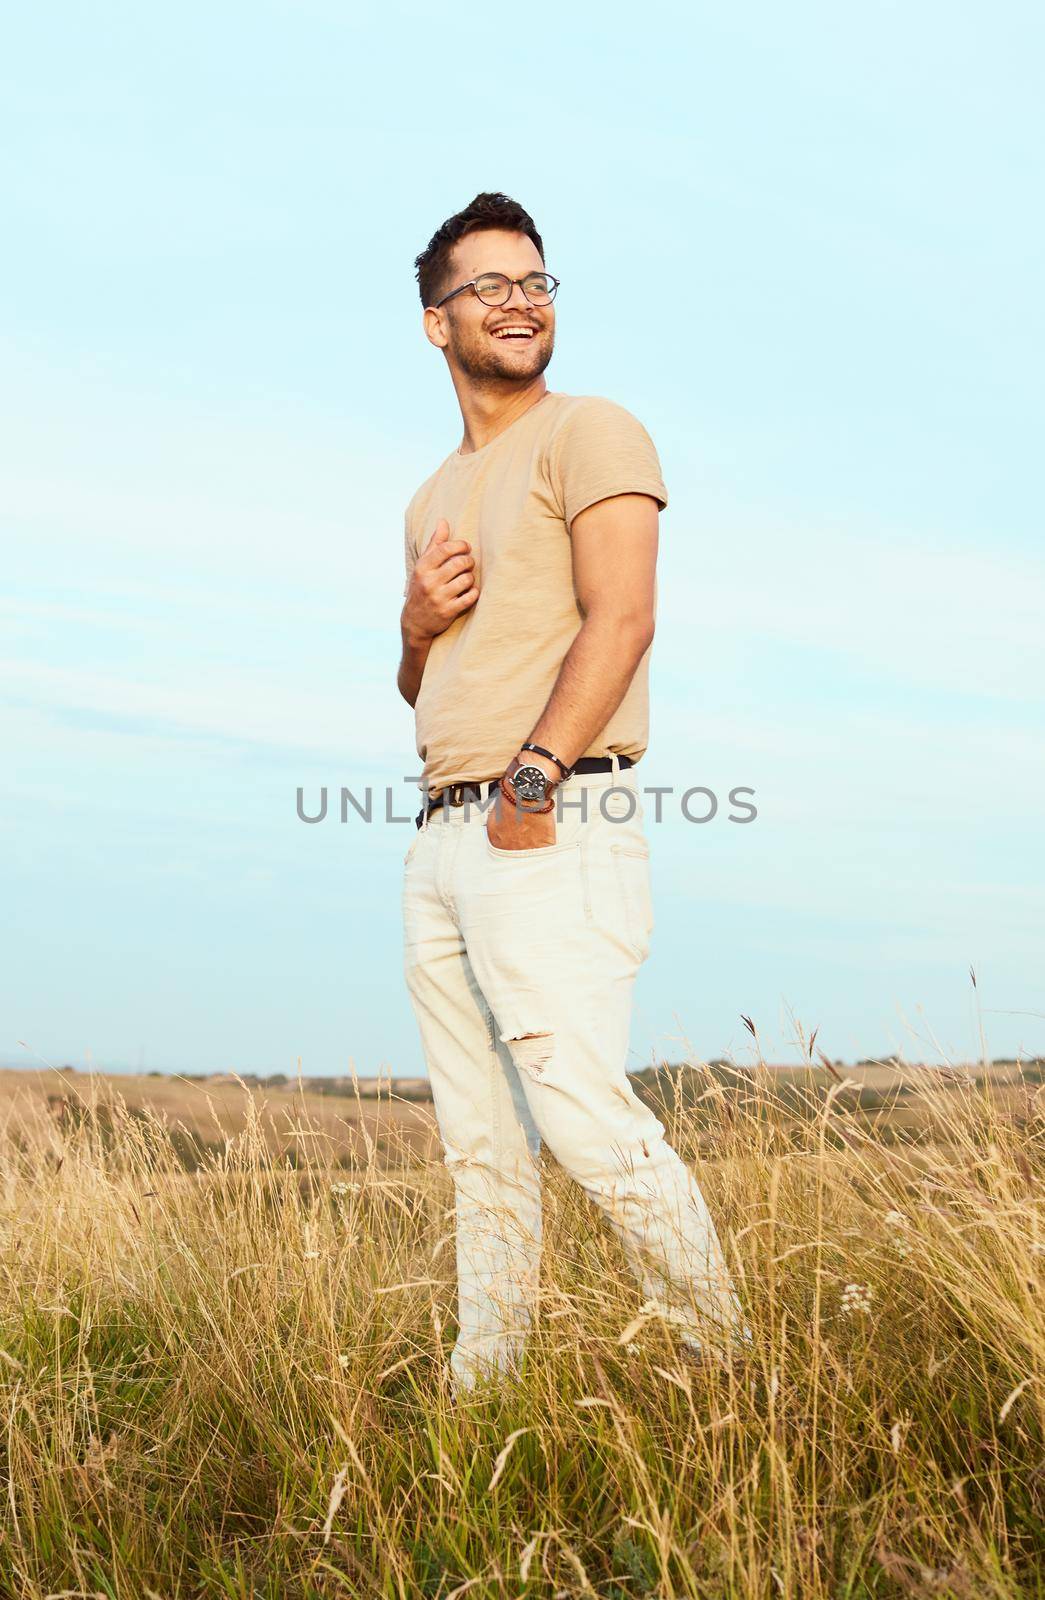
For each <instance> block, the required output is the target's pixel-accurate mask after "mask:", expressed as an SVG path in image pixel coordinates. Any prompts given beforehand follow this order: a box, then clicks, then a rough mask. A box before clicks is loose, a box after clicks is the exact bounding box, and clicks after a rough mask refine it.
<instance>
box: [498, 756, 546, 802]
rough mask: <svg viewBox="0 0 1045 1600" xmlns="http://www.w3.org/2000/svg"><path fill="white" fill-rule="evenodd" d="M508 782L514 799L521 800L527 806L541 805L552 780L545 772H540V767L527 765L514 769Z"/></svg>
mask: <svg viewBox="0 0 1045 1600" xmlns="http://www.w3.org/2000/svg"><path fill="white" fill-rule="evenodd" d="M508 782H509V783H510V784H511V786H512V788H513V789H514V790H515V796H516V799H517V800H522V801H523V802H524V803H525V804H526V805H527V806H531V805H534V804H541V805H543V804H544V800H545V797H546V795H547V793H548V789H549V787H550V786H551V785H552V779H551V778H549V776H548V774H547V773H546V772H542V771H541V769H540V767H533V766H528V765H527V766H522V767H516V769H515V771H514V772H513V773H512V775H511V777H510V778H509V779H508Z"/></svg>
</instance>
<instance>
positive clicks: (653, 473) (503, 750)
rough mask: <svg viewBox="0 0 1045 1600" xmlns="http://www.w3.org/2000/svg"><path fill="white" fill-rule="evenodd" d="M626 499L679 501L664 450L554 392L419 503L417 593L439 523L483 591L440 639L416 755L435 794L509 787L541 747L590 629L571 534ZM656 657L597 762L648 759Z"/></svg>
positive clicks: (633, 686) (591, 404)
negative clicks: (474, 784)
mask: <svg viewBox="0 0 1045 1600" xmlns="http://www.w3.org/2000/svg"><path fill="white" fill-rule="evenodd" d="M615 494H649V495H652V496H653V497H654V498H655V499H656V500H657V501H658V502H659V505H660V507H661V508H662V509H663V507H664V506H666V505H667V503H668V493H667V490H666V489H665V487H664V482H663V479H662V477H661V472H660V462H659V460H658V458H657V452H656V449H655V447H654V444H653V440H652V439H651V438H650V436H649V434H648V433H647V432H646V430H645V428H644V427H643V426H642V423H641V422H639V421H638V419H637V418H636V417H634V416H632V414H631V413H630V412H629V411H626V410H625V409H624V407H623V406H619V405H617V404H616V403H615V402H614V401H613V400H604V399H602V398H601V397H600V396H598V395H570V394H557V393H556V392H555V391H554V390H550V389H549V390H547V391H546V392H545V393H544V394H543V395H542V396H541V398H540V400H538V401H537V402H536V403H535V404H534V405H532V406H531V407H530V409H529V410H528V411H524V412H523V414H522V416H521V417H517V418H516V419H515V421H514V422H513V423H511V424H510V425H509V426H508V427H507V428H505V429H504V431H503V432H502V433H499V434H498V435H497V437H496V438H494V439H491V441H490V443H489V444H486V445H484V446H483V447H482V449H481V450H474V451H472V452H470V453H469V454H467V455H461V454H460V453H459V452H458V451H456V450H455V451H454V452H453V454H451V455H449V456H447V458H446V460H445V461H444V462H443V463H442V464H441V466H439V467H438V468H437V469H436V471H435V472H434V473H433V474H432V476H431V477H430V478H426V479H425V481H424V483H423V484H422V485H421V487H420V488H419V489H418V490H417V492H416V493H415V494H414V496H413V498H412V499H411V501H410V504H409V505H408V506H407V509H406V530H405V532H406V538H405V554H406V587H409V583H410V575H411V573H412V571H413V568H414V563H415V561H416V560H417V558H418V556H419V555H420V553H421V551H422V550H423V549H424V548H425V546H426V545H427V544H428V541H429V540H430V539H431V537H432V534H433V533H434V532H435V526H436V523H437V522H438V521H439V518H440V517H445V518H446V519H447V521H448V522H449V524H450V537H451V538H454V539H467V540H468V541H469V543H470V544H471V547H472V555H473V556H474V557H475V569H476V582H477V584H478V586H479V598H478V600H476V602H475V604H474V605H473V606H472V607H471V608H470V609H469V610H468V611H464V612H462V613H461V615H460V616H459V617H457V618H456V619H455V620H454V621H453V622H452V623H451V624H450V626H449V627H448V628H447V629H446V631H445V632H444V633H441V634H439V635H438V636H437V637H436V638H435V639H434V640H433V641H432V646H431V649H430V651H429V654H428V659H427V661H426V662H425V670H424V675H423V677H422V679H421V688H420V692H419V694H418V697H417V704H416V706H415V708H414V712H415V717H416V727H417V753H418V755H419V756H420V757H421V759H422V761H423V762H424V777H425V780H426V781H427V784H428V786H429V788H430V789H432V790H433V791H436V790H439V789H442V788H443V787H445V785H446V784H448V783H456V782H458V781H460V780H462V779H467V778H494V777H497V776H498V774H499V773H501V772H503V771H504V769H505V767H506V766H507V764H508V762H509V761H510V760H511V758H512V757H513V756H514V755H515V754H516V752H517V751H518V749H519V746H520V744H521V743H522V742H523V740H524V739H528V738H529V736H530V734H531V732H532V730H533V727H534V725H535V723H536V722H537V719H538V718H539V716H540V715H541V712H542V711H543V710H544V707H545V705H546V703H547V700H548V696H549V694H550V693H551V691H552V688H553V686H554V683H555V680H556V678H557V677H558V674H559V668H560V667H561V665H562V660H563V657H564V656H565V654H566V652H567V650H568V649H569V647H570V645H571V644H572V642H573V640H574V637H575V636H576V634H577V632H578V630H579V629H580V626H581V623H582V621H583V613H582V611H581V609H580V607H579V605H578V602H577V597H576V594H575V593H574V588H573V574H572V566H571V557H570V533H569V529H570V526H571V524H572V522H573V519H574V517H576V516H577V515H578V514H579V513H580V512H581V511H583V510H584V509H585V507H586V506H590V505H594V503H595V502H596V501H597V500H605V499H607V498H608V497H609V496H610V495H615ZM406 587H404V594H405V592H406ZM651 648H652V647H651ZM649 655H650V652H649V650H647V651H646V652H645V654H644V655H643V657H642V659H641V661H640V662H639V665H638V667H637V668H636V671H635V675H634V677H633V678H632V681H631V683H630V685H629V687H628V689H627V691H626V693H625V695H624V698H623V700H622V701H621V703H620V705H619V706H618V707H617V710H616V711H615V712H614V713H613V715H612V717H611V718H610V720H609V722H608V723H607V725H606V727H605V728H603V730H602V732H601V733H600V734H598V736H597V737H596V738H595V739H593V740H592V742H591V744H590V745H589V746H588V748H587V750H585V751H584V754H585V755H588V756H604V755H609V754H610V753H611V752H612V751H616V752H617V754H618V755H628V756H631V757H633V758H634V759H637V758H638V757H639V756H641V755H642V753H643V751H644V750H645V748H646V744H647V741H648V737H649Z"/></svg>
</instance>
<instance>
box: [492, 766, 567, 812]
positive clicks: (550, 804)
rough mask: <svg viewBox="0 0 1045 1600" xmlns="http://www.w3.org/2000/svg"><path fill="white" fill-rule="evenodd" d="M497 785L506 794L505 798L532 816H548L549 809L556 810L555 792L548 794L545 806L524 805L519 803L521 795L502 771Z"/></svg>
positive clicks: (518, 809) (519, 809)
mask: <svg viewBox="0 0 1045 1600" xmlns="http://www.w3.org/2000/svg"><path fill="white" fill-rule="evenodd" d="M497 786H498V788H499V789H500V791H501V793H502V794H503V795H504V797H505V799H506V800H510V801H511V802H512V805H513V806H514V807H515V808H516V810H517V811H525V812H528V813H529V815H530V816H532V817H543V816H547V814H548V812H549V811H552V810H554V807H555V796H554V795H553V794H550V795H549V796H548V799H547V802H546V803H545V804H544V805H543V806H523V805H520V804H519V797H518V795H517V794H516V792H515V789H514V788H513V786H512V784H511V783H510V782H509V780H508V779H507V778H506V777H505V776H504V773H503V772H502V773H501V776H500V777H499V778H498V780H497Z"/></svg>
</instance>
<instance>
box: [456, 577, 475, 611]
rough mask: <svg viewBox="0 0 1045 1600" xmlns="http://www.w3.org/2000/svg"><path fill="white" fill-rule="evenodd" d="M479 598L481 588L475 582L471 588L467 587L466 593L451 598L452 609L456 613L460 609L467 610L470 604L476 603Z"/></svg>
mask: <svg viewBox="0 0 1045 1600" xmlns="http://www.w3.org/2000/svg"><path fill="white" fill-rule="evenodd" d="M478 598H479V590H478V589H477V588H476V586H475V584H474V583H473V584H472V587H471V588H470V589H466V590H465V592H464V594H459V595H458V596H457V598H456V599H455V600H451V602H450V610H451V611H452V612H454V613H455V614H456V613H457V612H460V611H467V610H468V607H469V606H474V605H475V602H476V601H477V600H478Z"/></svg>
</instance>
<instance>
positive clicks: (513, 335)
mask: <svg viewBox="0 0 1045 1600" xmlns="http://www.w3.org/2000/svg"><path fill="white" fill-rule="evenodd" d="M490 337H491V338H493V339H499V340H500V341H501V343H502V344H508V343H510V342H511V340H513V339H517V340H518V341H519V343H520V344H526V343H527V342H528V341H529V340H530V339H536V337H537V329H536V328H534V327H531V326H530V324H528V323H524V322H518V323H505V324H504V325H503V326H502V327H500V328H494V329H493V331H492V333H491V335H490Z"/></svg>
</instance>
